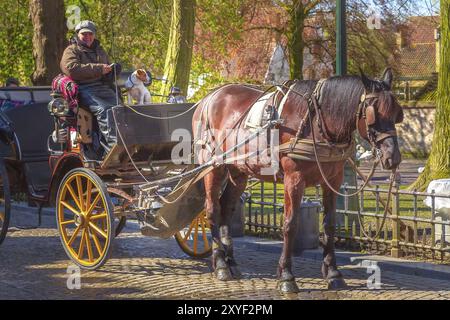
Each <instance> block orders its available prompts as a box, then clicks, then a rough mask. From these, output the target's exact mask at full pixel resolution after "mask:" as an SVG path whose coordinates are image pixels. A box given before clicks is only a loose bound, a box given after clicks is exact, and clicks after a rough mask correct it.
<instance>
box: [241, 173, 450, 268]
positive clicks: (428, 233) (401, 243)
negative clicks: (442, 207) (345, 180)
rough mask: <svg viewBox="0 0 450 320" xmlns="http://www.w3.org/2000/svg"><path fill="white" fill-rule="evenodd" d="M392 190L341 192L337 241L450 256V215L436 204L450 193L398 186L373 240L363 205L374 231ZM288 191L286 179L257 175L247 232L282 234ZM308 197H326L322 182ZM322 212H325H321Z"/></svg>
mask: <svg viewBox="0 0 450 320" xmlns="http://www.w3.org/2000/svg"><path fill="white" fill-rule="evenodd" d="M341 190H342V192H343V193H347V194H348V193H352V192H353V191H354V190H355V187H354V186H345V185H344V186H342V188H341ZM387 196H388V190H386V189H383V188H381V187H380V186H375V187H374V188H366V189H364V191H363V192H362V193H361V194H360V195H358V196H355V197H354V198H350V199H349V198H346V197H345V198H344V197H338V201H337V203H338V209H337V218H336V238H337V240H338V244H340V245H343V246H346V247H354V246H355V245H356V246H357V247H358V248H359V249H361V248H363V249H364V250H366V251H371V252H376V253H383V254H386V253H387V254H390V255H391V256H393V257H400V256H415V257H419V258H426V259H428V258H431V259H437V260H444V259H445V260H447V259H450V218H449V217H446V216H445V215H443V214H441V213H439V212H438V211H437V210H435V203H436V199H438V198H446V199H450V195H439V194H435V193H424V192H417V191H413V192H410V191H405V190H400V189H398V188H393V191H392V193H391V200H390V205H389V211H388V213H387V215H386V222H385V224H384V227H383V229H382V231H381V235H380V237H379V238H378V239H376V240H371V239H369V238H367V237H365V236H364V235H363V232H362V231H361V228H360V224H359V221H358V217H357V215H358V207H359V211H360V214H361V221H362V224H363V225H364V228H365V230H366V231H368V234H369V235H370V236H371V237H373V236H374V235H375V233H376V230H378V229H379V227H380V225H381V223H382V219H383V214H384V205H385V204H386V202H387ZM283 197H284V194H283V185H281V184H275V183H261V182H259V181H252V183H251V184H250V186H249V188H248V189H247V191H246V197H245V200H246V210H245V217H246V230H247V232H250V233H257V234H265V235H268V236H272V237H278V238H281V237H282V234H281V230H282V227H283V208H284V205H283V202H284V200H283V199H284V198H283ZM427 197H429V198H428V200H429V203H430V204H431V205H430V206H427V205H425V204H424V201H423V200H425V199H426V198H427ZM304 199H310V200H311V201H318V202H320V203H322V193H321V188H320V187H319V186H318V187H316V188H309V189H307V190H306V192H305V195H304ZM355 204H357V205H355ZM320 215H321V216H322V213H321V214H320ZM319 218H320V219H321V218H322V217H319Z"/></svg>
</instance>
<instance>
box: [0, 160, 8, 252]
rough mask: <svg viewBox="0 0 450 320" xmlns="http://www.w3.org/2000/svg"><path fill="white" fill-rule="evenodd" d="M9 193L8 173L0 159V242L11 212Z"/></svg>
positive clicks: (3, 237) (4, 233) (3, 238)
mask: <svg viewBox="0 0 450 320" xmlns="http://www.w3.org/2000/svg"><path fill="white" fill-rule="evenodd" d="M10 197H11V194H10V189H9V180H8V173H7V172H6V167H5V163H4V162H3V161H0V244H2V242H3V240H5V237H6V233H7V232H8V226H9V217H10V214H11V198H10Z"/></svg>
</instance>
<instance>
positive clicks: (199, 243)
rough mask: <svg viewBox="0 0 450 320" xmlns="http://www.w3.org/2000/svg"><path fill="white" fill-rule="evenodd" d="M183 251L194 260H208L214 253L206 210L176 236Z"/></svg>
mask: <svg viewBox="0 0 450 320" xmlns="http://www.w3.org/2000/svg"><path fill="white" fill-rule="evenodd" d="M175 239H176V240H177V243H178V245H179V246H180V248H181V250H183V251H184V252H185V253H186V254H188V255H189V256H191V257H193V258H199V259H200V258H206V257H209V256H210V255H211V252H212V249H211V248H212V246H211V243H212V239H211V229H210V226H209V222H208V219H207V218H206V212H205V210H202V212H201V213H200V214H199V215H198V216H197V217H196V218H195V219H194V220H193V221H192V223H191V224H190V225H189V226H188V227H186V228H184V229H183V230H181V231H179V232H177V233H176V234H175Z"/></svg>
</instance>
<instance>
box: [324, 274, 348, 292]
mask: <svg viewBox="0 0 450 320" xmlns="http://www.w3.org/2000/svg"><path fill="white" fill-rule="evenodd" d="M327 283H328V290H340V289H345V288H347V284H346V283H345V281H344V278H342V277H340V278H330V279H327Z"/></svg>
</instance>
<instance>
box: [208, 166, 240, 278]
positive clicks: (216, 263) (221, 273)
mask: <svg viewBox="0 0 450 320" xmlns="http://www.w3.org/2000/svg"><path fill="white" fill-rule="evenodd" d="M225 177H226V171H225V168H224V167H221V168H216V169H214V170H213V171H212V172H211V173H209V174H208V175H207V176H206V177H205V179H204V181H205V191H206V201H205V209H206V215H207V217H208V220H209V224H210V227H211V236H212V268H213V271H214V275H215V277H216V278H217V279H218V280H222V281H227V280H231V279H233V276H232V274H231V271H230V268H229V266H228V264H227V262H226V256H225V247H224V245H223V243H222V241H221V236H220V224H221V221H222V217H221V210H222V208H221V205H220V193H221V191H222V190H221V189H222V185H223V181H224V179H225Z"/></svg>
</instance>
